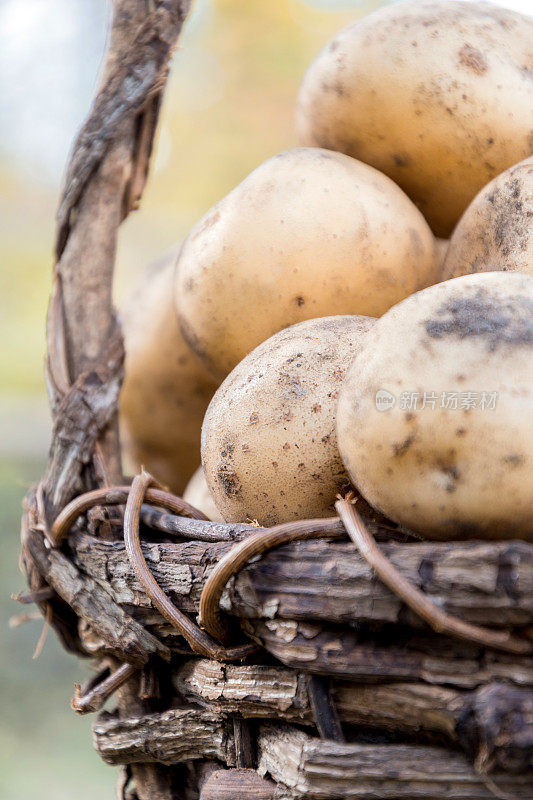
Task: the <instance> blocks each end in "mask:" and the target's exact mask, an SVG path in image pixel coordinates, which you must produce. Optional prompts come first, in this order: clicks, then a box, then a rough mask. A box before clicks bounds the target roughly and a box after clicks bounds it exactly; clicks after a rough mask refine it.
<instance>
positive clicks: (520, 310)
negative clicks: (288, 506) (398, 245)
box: [337, 272, 533, 541]
mask: <svg viewBox="0 0 533 800" xmlns="http://www.w3.org/2000/svg"><path fill="white" fill-rule="evenodd" d="M379 390H385V391H386V392H390V393H391V394H392V395H393V396H394V398H395V401H396V402H395V404H394V406H393V407H391V408H388V409H386V410H382V411H379V410H378V409H377V407H376V393H377V392H378V391H379ZM413 392H418V394H419V401H418V403H417V405H418V407H417V408H416V409H415V408H412V407H410V406H411V405H412V404H411V403H409V402H407V403H406V402H405V399H406V397H407V400H409V398H410V397H412V395H411V393H413ZM424 392H426V393H428V395H427V397H426V404H425V408H424V407H423V406H424V399H423V393H424ZM443 392H445V393H447V394H446V395H445V397H444V403H443V397H442V393H443ZM452 392H456V393H457V405H458V407H457V410H453V408H442V407H441V406H442V405H445V404H446V403H449V400H450V394H449V393H452ZM467 392H476V393H478V395H477V398H474V399H475V400H476V403H477V405H476V407H475V408H469V407H468V406H470V405H471V403H470V402H468V401H465V399H464V398H465V397H466V395H465V394H462V393H467ZM482 392H486V393H487V394H488V393H491V392H497V393H498V395H497V398H496V407H495V409H493V410H490V408H487V407H486V408H485V409H482V408H481V407H480V406H481V394H482ZM402 393H406V395H403V394H402ZM431 393H435V395H436V403H435V408H433V407H432V402H431V398H432V395H431ZM471 399H472V398H470V400H471ZM486 399H488V397H487V398H486ZM488 405H490V400H489V403H488ZM337 435H338V442H339V449H340V452H341V455H342V457H343V461H344V464H345V466H346V467H347V469H348V472H349V474H350V476H351V478H352V481H353V482H354V484H355V485H356V486H357V488H358V490H359V491H360V492H361V493H362V495H363V496H364V497H365V498H366V500H367V501H368V502H369V503H371V504H372V505H373V506H374V507H376V508H377V509H379V510H380V511H382V512H383V513H384V514H385V515H386V516H388V517H390V518H391V519H393V520H394V521H396V522H398V523H400V524H401V525H404V526H406V527H408V528H412V529H413V530H415V531H419V532H420V533H422V534H424V535H425V536H427V537H428V538H432V539H463V538H465V539H467V538H481V539H491V538H494V539H498V538H524V539H527V540H528V541H533V278H532V277H530V276H529V275H522V274H519V273H508V272H487V273H480V274H477V275H467V276H464V277H460V278H456V279H454V280H451V281H447V282H445V283H440V284H438V285H437V286H433V287H431V288H429V289H425V290H424V291H422V292H418V293H417V294H415V295H413V296H412V297H409V298H407V300H404V301H403V302H401V303H399V304H398V305H397V306H395V307H394V308H392V309H391V310H390V311H388V312H387V314H385V315H384V316H383V317H382V318H381V319H380V320H378V322H376V324H375V326H374V328H373V330H372V334H371V336H369V337H368V338H367V340H366V343H365V346H364V348H363V350H362V352H361V353H360V354H359V355H358V356H357V358H356V359H355V360H354V362H353V364H352V366H351V368H350V370H349V372H348V375H347V377H346V381H345V384H344V386H343V388H342V391H341V394H340V398H339V405H338V409H337Z"/></svg>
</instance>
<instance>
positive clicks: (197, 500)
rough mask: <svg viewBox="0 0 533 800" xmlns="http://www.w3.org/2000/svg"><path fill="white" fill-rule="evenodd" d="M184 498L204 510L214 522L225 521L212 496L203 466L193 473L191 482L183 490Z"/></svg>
mask: <svg viewBox="0 0 533 800" xmlns="http://www.w3.org/2000/svg"><path fill="white" fill-rule="evenodd" d="M183 499H184V500H186V501H187V503H190V504H191V506H194V507H195V508H197V509H198V510H199V511H202V512H203V513H204V514H205V515H206V517H207V518H208V519H210V520H211V521H212V522H223V521H224V518H223V516H222V514H221V513H220V511H219V510H218V508H217V507H216V505H215V501H214V500H213V498H212V497H211V492H210V491H209V488H208V486H207V481H206V479H205V475H204V470H203V468H202V467H201V466H199V467H198V469H197V470H196V472H194V473H193V475H192V477H191V479H190V481H189V483H188V484H187V486H186V487H185V491H184V492H183Z"/></svg>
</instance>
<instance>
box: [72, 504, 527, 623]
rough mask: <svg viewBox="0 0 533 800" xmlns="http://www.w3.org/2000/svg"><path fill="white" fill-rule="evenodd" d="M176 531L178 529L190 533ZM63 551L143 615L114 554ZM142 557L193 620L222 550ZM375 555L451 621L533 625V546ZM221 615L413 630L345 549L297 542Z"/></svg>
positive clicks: (250, 573) (128, 573)
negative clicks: (385, 625) (454, 618)
mask: <svg viewBox="0 0 533 800" xmlns="http://www.w3.org/2000/svg"><path fill="white" fill-rule="evenodd" d="M182 521H183V523H184V524H186V525H187V526H191V525H197V524H198V523H196V522H195V521H194V520H185V519H184V518H183V520H182ZM204 524H205V523H204ZM240 533H241V532H240V531H239V532H237V533H236V535H240ZM70 544H71V547H72V549H73V558H74V560H75V563H76V564H77V565H78V566H79V568H80V569H82V570H83V571H84V572H86V573H87V574H90V575H93V576H94V577H95V578H96V579H97V580H99V581H103V582H106V583H109V586H110V587H111V591H112V593H113V596H114V597H115V600H116V602H118V603H129V604H133V605H139V606H141V607H149V605H150V603H149V600H148V598H147V597H146V595H145V594H144V593H143V592H142V590H141V587H140V585H139V584H138V582H137V581H136V579H135V577H134V575H133V571H132V570H131V569H130V568H129V565H128V560H127V557H126V554H125V550H124V549H123V548H122V547H121V546H120V545H118V544H111V543H109V542H102V541H101V540H96V539H94V538H92V537H90V536H88V535H86V534H74V535H72V536H71V538H70ZM143 547H144V553H145V557H146V559H147V561H148V564H149V565H150V569H151V570H152V571H153V573H154V576H155V578H156V580H157V581H158V583H159V584H160V586H161V587H162V589H164V591H165V592H166V593H167V594H169V596H170V597H172V599H173V602H174V603H175V604H176V605H177V606H178V608H180V609H181V610H183V611H195V612H197V610H198V603H199V598H200V595H201V592H202V589H203V586H204V583H205V581H206V579H207V576H208V575H209V573H210V571H211V569H212V568H213V566H214V565H215V564H216V563H217V562H218V561H219V560H220V559H221V558H222V557H223V556H224V555H225V554H226V553H227V552H228V550H229V545H228V544H226V543H220V542H215V543H209V542H197V541H196V542H194V541H193V542H186V543H174V542H172V543H158V544H156V543H150V544H144V545H143ZM381 547H382V549H383V551H384V552H385V553H386V554H387V556H388V557H389V558H390V559H391V561H392V562H393V563H394V564H395V566H396V567H397V568H398V569H399V570H400V571H401V572H402V574H403V575H405V576H406V577H407V578H408V579H409V580H410V581H412V582H413V583H415V584H416V585H418V586H419V588H421V589H423V590H424V591H425V592H426V594H427V595H428V597H429V598H430V599H431V600H433V602H435V603H438V604H439V605H440V606H441V607H443V608H445V609H446V610H447V611H449V612H450V613H453V614H455V615H456V616H459V617H461V618H462V619H465V620H469V621H471V622H478V621H480V620H483V623H484V624H485V625H494V626H497V627H499V626H512V625H527V624H531V623H533V583H532V582H531V581H530V580H529V575H531V574H532V573H533V545H531V544H527V543H526V542H491V543H490V544H488V543H484V542H454V543H453V544H450V543H447V542H439V543H435V542H431V543H426V542H425V543H420V544H403V545H400V544H388V545H381ZM473 576H475V580H474V579H473ZM223 607H224V608H225V609H226V610H229V611H230V612H231V613H232V614H235V615H236V616H239V617H251V618H253V617H255V618H266V619H269V618H278V617H279V618H289V619H310V620H325V621H326V620H327V621H332V622H355V621H361V622H365V621H368V622H378V623H381V624H383V623H388V622H394V623H398V622H399V623H402V622H406V623H407V622H408V623H409V624H416V622H417V621H418V622H419V620H418V617H416V616H414V615H413V614H411V613H410V612H408V610H407V609H406V608H405V606H404V605H403V604H402V603H401V601H400V600H399V599H398V598H397V596H396V595H395V594H394V593H392V592H391V591H390V590H389V589H387V588H386V587H385V586H384V585H383V584H382V583H381V581H380V580H379V579H378V578H377V577H376V576H375V575H374V573H373V571H372V570H371V568H370V567H369V566H368V565H367V564H366V562H365V561H364V559H363V558H362V557H361V555H360V554H359V553H358V552H357V551H356V550H355V548H354V546H353V545H352V544H350V543H344V542H328V541H316V542H302V543H301V544H297V545H290V546H285V547H282V548H279V549H278V550H273V551H271V552H270V553H268V554H267V555H265V556H264V557H263V558H261V560H259V561H256V562H255V563H253V564H250V565H249V566H247V567H246V568H245V569H244V570H243V571H242V573H241V574H240V575H239V576H238V577H237V579H236V580H235V582H234V583H233V585H232V584H230V586H229V587H228V590H227V591H226V593H225V595H224V596H223ZM419 624H420V622H419Z"/></svg>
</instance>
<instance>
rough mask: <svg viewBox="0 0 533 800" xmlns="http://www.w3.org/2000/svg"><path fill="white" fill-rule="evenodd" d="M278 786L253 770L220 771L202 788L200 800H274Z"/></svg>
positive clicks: (209, 778)
mask: <svg viewBox="0 0 533 800" xmlns="http://www.w3.org/2000/svg"><path fill="white" fill-rule="evenodd" d="M275 791H276V785H275V784H274V783H272V781H267V780H265V779H264V778H261V777H260V776H259V775H258V774H257V772H255V770H252V769H224V770H222V769H219V770H216V771H214V772H212V773H211V775H210V776H209V777H208V778H207V780H206V781H205V783H204V784H203V786H202V791H201V793H200V800H273V798H274V793H275Z"/></svg>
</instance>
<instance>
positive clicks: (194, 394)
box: [120, 249, 217, 494]
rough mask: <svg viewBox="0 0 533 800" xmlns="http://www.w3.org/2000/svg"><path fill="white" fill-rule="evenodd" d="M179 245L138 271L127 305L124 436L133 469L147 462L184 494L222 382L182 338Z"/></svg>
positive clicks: (124, 313) (123, 315) (124, 322)
mask: <svg viewBox="0 0 533 800" xmlns="http://www.w3.org/2000/svg"><path fill="white" fill-rule="evenodd" d="M176 256H177V249H174V250H173V251H171V252H170V253H168V254H166V255H164V256H163V257H162V258H160V259H159V260H158V261H156V262H155V263H154V264H152V265H151V266H150V267H149V268H148V269H147V270H146V271H145V272H143V273H142V275H141V276H140V278H139V280H138V282H137V284H136V285H135V287H134V289H133V292H132V293H131V295H130V296H129V297H128V298H127V299H126V301H125V303H124V304H123V308H122V310H121V321H122V326H123V331H124V338H125V345H126V376H125V379H124V385H123V387H122V392H121V395H120V423H121V437H122V440H123V444H124V450H125V455H126V458H127V460H128V462H129V466H130V468H132V469H138V468H139V467H140V466H141V465H142V466H144V467H145V468H146V469H147V470H148V471H149V472H151V473H152V474H153V475H154V476H155V477H156V478H158V479H159V480H160V481H161V482H162V483H164V484H166V485H167V486H169V487H170V488H171V489H172V491H174V492H177V493H178V494H179V493H180V492H182V491H183V488H184V486H185V484H186V483H187V479H188V478H189V476H190V475H191V473H192V472H193V471H194V469H195V468H196V467H197V466H198V464H199V461H200V430H201V427H202V420H203V416H204V414H205V410H206V408H207V406H208V404H209V401H210V400H211V397H212V396H213V394H214V392H215V390H216V388H217V384H216V383H214V382H213V380H212V379H211V377H209V376H208V375H207V373H206V371H205V369H204V367H203V365H202V364H201V362H200V361H199V359H198V357H197V356H196V355H195V354H194V353H193V352H192V351H191V349H190V348H189V346H188V345H187V343H186V342H185V340H184V339H183V337H182V335H181V332H180V329H179V327H178V323H177V320H176V312H175V310H174V305H173V298H172V281H173V275H174V263H175V259H176Z"/></svg>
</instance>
